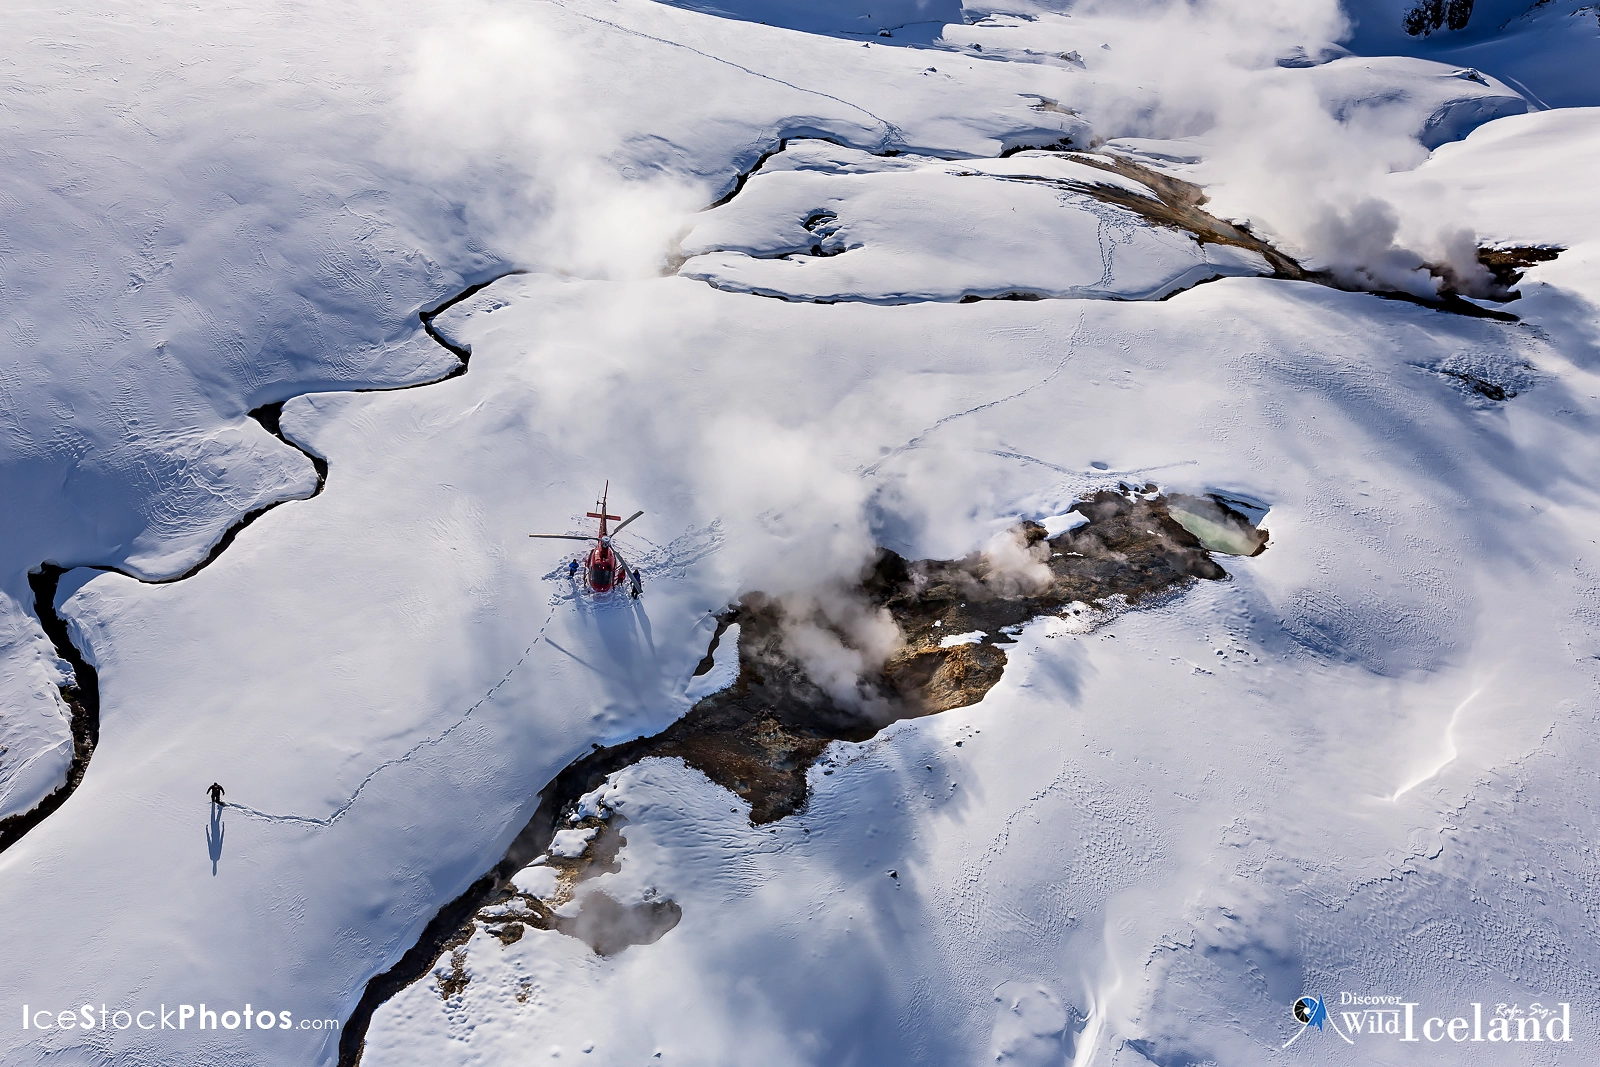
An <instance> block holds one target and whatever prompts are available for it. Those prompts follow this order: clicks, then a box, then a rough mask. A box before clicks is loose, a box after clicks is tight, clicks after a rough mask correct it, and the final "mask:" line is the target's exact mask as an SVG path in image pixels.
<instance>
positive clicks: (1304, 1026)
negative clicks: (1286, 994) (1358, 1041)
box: [1283, 996, 1355, 1048]
mask: <svg viewBox="0 0 1600 1067" xmlns="http://www.w3.org/2000/svg"><path fill="white" fill-rule="evenodd" d="M1290 1010H1291V1011H1293V1012H1294V1020H1295V1022H1297V1023H1299V1024H1300V1029H1298V1030H1296V1031H1295V1034H1294V1036H1293V1037H1291V1038H1290V1039H1289V1040H1287V1041H1285V1042H1284V1043H1283V1047H1284V1048H1288V1047H1289V1046H1290V1045H1292V1044H1294V1043H1295V1042H1296V1041H1299V1040H1300V1038H1301V1036H1302V1035H1303V1034H1304V1033H1305V1032H1306V1031H1307V1030H1309V1029H1311V1028H1312V1027H1313V1026H1315V1027H1316V1028H1317V1032H1318V1033H1320V1032H1321V1031H1322V1028H1323V1027H1324V1026H1330V1027H1332V1028H1333V1032H1334V1033H1336V1034H1338V1035H1339V1036H1340V1037H1343V1038H1344V1040H1345V1043H1346V1044H1350V1045H1353V1044H1355V1042H1354V1041H1351V1040H1350V1038H1349V1037H1347V1036H1346V1035H1345V1032H1344V1031H1343V1030H1340V1029H1339V1024H1338V1023H1336V1022H1334V1021H1333V1020H1332V1019H1331V1018H1329V1017H1328V1006H1327V1004H1325V1003H1324V1002H1323V1000H1322V998H1321V997H1310V996H1307V997H1301V998H1299V999H1298V1000H1296V1001H1295V1002H1294V1005H1293V1006H1292V1007H1291V1009H1290Z"/></svg>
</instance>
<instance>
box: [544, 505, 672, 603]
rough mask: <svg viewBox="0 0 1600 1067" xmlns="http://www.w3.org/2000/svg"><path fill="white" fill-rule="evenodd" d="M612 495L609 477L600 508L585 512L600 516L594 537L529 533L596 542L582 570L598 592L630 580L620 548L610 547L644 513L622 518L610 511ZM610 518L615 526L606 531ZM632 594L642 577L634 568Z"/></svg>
mask: <svg viewBox="0 0 1600 1067" xmlns="http://www.w3.org/2000/svg"><path fill="white" fill-rule="evenodd" d="M610 495H611V483H610V482H609V481H607V482H606V487H605V490H604V491H603V492H602V493H601V494H600V499H599V501H597V502H596V504H595V507H597V508H599V509H600V510H599V511H590V512H587V513H586V514H587V515H588V517H589V518H591V519H599V520H600V532H599V533H598V534H595V535H594V536H592V537H585V536H584V535H582V534H529V535H528V536H529V537H547V538H551V539H554V540H562V541H593V542H594V543H595V544H594V548H592V549H590V550H589V556H588V558H587V559H586V560H585V561H584V566H583V570H584V578H585V580H587V581H588V583H589V588H590V589H592V590H593V591H594V592H596V593H609V592H610V591H611V590H612V589H614V588H616V587H617V586H618V585H621V584H622V583H623V582H625V581H627V579H628V564H627V563H626V562H624V560H623V558H622V556H620V555H619V554H618V553H617V550H616V549H615V548H613V547H611V539H612V538H613V537H615V536H616V535H617V534H619V533H621V532H622V528H623V527H624V526H626V525H628V523H630V522H632V521H633V520H634V519H637V518H638V517H639V516H640V515H643V514H644V512H642V511H636V512H634V513H633V514H632V515H629V516H628V517H627V518H626V519H623V518H622V516H620V515H609V514H607V513H606V499H607V498H608V497H609V496H610ZM619 520H620V521H619ZM607 521H610V522H615V523H617V527H616V529H614V530H611V531H610V532H607V530H606V522H607ZM577 565H578V564H577V561H576V560H574V561H573V563H572V568H573V570H574V571H575V570H576V569H577ZM633 595H634V596H638V595H639V577H638V572H637V571H635V572H634V580H633Z"/></svg>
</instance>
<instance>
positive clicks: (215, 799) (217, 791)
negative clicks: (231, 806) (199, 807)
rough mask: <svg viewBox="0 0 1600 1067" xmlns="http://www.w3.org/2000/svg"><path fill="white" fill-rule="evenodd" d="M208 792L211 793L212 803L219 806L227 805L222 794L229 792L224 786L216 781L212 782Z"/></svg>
mask: <svg viewBox="0 0 1600 1067" xmlns="http://www.w3.org/2000/svg"><path fill="white" fill-rule="evenodd" d="M206 792H207V793H210V794H211V803H213V804H215V805H216V806H217V807H219V808H220V807H224V806H225V805H224V804H223V802H222V794H224V793H226V792H227V790H226V789H224V788H222V787H221V786H220V785H218V784H217V783H216V782H212V783H211V786H210V788H208V789H207V790H206Z"/></svg>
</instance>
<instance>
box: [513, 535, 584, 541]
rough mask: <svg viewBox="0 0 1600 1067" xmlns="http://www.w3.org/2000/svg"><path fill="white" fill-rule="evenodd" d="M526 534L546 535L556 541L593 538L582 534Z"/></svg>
mask: <svg viewBox="0 0 1600 1067" xmlns="http://www.w3.org/2000/svg"><path fill="white" fill-rule="evenodd" d="M528 536H529V537H548V538H550V539H552V540H556V541H593V540H594V538H592V537H584V536H583V535H582V534H529V535H528Z"/></svg>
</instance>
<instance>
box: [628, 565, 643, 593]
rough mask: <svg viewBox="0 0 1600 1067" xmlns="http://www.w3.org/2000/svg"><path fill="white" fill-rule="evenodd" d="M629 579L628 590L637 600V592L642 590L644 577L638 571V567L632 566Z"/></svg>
mask: <svg viewBox="0 0 1600 1067" xmlns="http://www.w3.org/2000/svg"><path fill="white" fill-rule="evenodd" d="M629 581H630V582H631V585H630V586H629V589H628V592H630V593H631V594H633V599H635V600H638V599H639V594H640V593H642V592H644V577H643V575H641V574H640V573H639V568H638V567H635V568H633V575H632V577H631V578H630V579H629Z"/></svg>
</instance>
